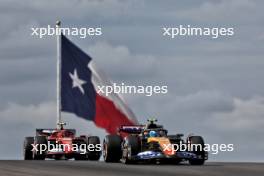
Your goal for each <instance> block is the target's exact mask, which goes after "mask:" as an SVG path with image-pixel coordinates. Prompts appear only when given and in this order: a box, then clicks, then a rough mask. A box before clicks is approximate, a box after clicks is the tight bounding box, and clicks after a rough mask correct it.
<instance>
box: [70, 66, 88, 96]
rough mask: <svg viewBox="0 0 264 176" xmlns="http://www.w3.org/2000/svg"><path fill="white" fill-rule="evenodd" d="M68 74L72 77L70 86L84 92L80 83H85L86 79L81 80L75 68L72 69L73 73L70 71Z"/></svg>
mask: <svg viewBox="0 0 264 176" xmlns="http://www.w3.org/2000/svg"><path fill="white" fill-rule="evenodd" d="M69 75H70V77H71V79H72V88H74V87H78V88H79V89H80V91H81V92H82V94H84V90H83V87H82V85H83V84H85V83H86V81H84V80H81V79H80V78H79V77H78V73H77V70H76V69H74V72H73V74H72V73H71V72H70V73H69Z"/></svg>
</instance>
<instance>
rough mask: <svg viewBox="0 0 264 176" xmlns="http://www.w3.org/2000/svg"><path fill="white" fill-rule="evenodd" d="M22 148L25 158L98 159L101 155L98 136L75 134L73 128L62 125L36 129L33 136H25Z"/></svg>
mask: <svg viewBox="0 0 264 176" xmlns="http://www.w3.org/2000/svg"><path fill="white" fill-rule="evenodd" d="M91 144H92V145H91ZM45 146H46V147H45ZM88 146H89V147H88ZM91 146H94V149H92V147H91ZM74 147H75V148H74ZM88 148H89V150H87V149H88ZM23 149H24V159H25V160H45V158H50V159H56V160H60V159H72V158H74V159H75V160H99V158H100V156H101V144H100V139H99V137H97V136H85V135H81V136H76V131H75V130H74V129H64V128H63V125H62V126H61V128H60V129H36V136H35V137H25V140H24V148H23Z"/></svg>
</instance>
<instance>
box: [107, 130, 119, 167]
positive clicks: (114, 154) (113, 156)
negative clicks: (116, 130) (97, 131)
mask: <svg viewBox="0 0 264 176" xmlns="http://www.w3.org/2000/svg"><path fill="white" fill-rule="evenodd" d="M121 143H122V138H121V137H120V136H118V135H107V136H106V137H105V139H104V142H103V157H104V161H105V162H109V163H115V162H119V161H120V159H121V157H122V150H121Z"/></svg>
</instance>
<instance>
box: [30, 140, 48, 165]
mask: <svg viewBox="0 0 264 176" xmlns="http://www.w3.org/2000/svg"><path fill="white" fill-rule="evenodd" d="M34 144H35V145H37V147H36V148H37V149H38V151H33V159H34V160H45V158H46V151H42V152H41V151H40V146H41V145H46V147H47V138H46V136H35V140H34Z"/></svg>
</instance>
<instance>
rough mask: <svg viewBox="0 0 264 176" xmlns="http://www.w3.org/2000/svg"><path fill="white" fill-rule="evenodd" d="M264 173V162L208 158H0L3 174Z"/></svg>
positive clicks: (151, 175)
mask: <svg viewBox="0 0 264 176" xmlns="http://www.w3.org/2000/svg"><path fill="white" fill-rule="evenodd" d="M84 175H85V176H105V175H106V176H108V175H109V176H121V175H122V176H137V175H149V176H156V175H157V176H167V175H168V176H170V175H173V176H176V175H180V176H189V175H192V176H200V175H205V176H208V175H213V176H224V175H225V176H229V175H230V176H231V175H232V176H233V175H234V176H264V163H224V162H207V163H206V164H205V165H204V166H190V165H188V164H180V165H155V164H151V165H150V164H148V165H146V164H145V165H124V164H122V163H104V162H92V161H73V160H69V161H53V160H46V161H21V160H2V161H0V176H84Z"/></svg>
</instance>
